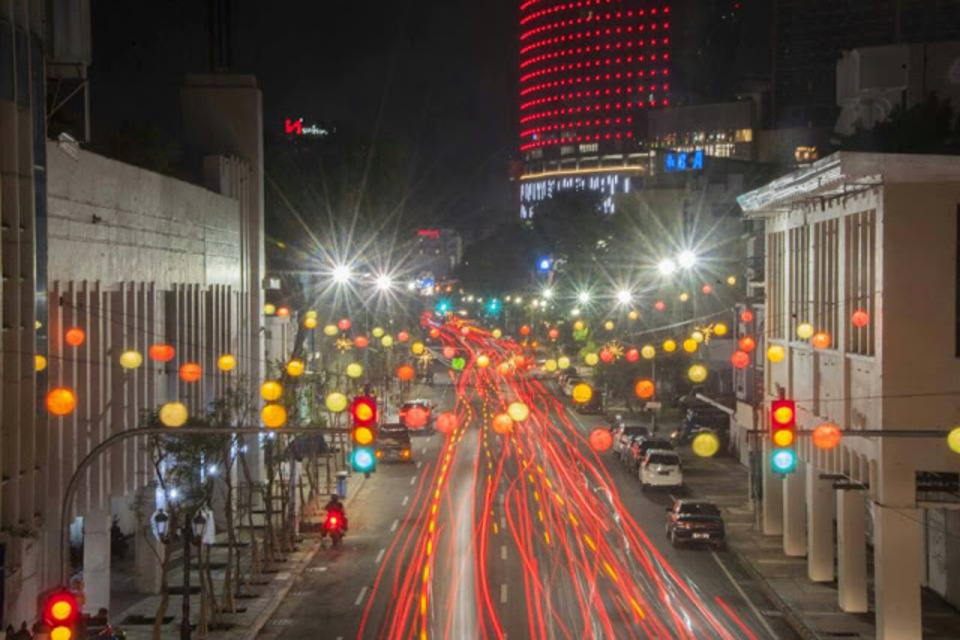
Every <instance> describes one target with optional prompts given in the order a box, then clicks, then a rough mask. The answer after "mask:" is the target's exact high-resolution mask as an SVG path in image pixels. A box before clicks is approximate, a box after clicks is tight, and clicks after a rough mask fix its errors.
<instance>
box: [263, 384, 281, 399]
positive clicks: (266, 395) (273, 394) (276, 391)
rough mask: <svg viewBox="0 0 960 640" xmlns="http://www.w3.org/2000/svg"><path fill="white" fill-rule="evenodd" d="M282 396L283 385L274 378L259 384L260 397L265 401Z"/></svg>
mask: <svg viewBox="0 0 960 640" xmlns="http://www.w3.org/2000/svg"><path fill="white" fill-rule="evenodd" d="M281 396H283V385H282V384H280V383H279V382H277V381H276V380H267V381H266V382H264V383H263V384H262V385H260V397H261V398H263V399H264V400H266V401H267V402H273V401H274V400H279V399H280V398H281Z"/></svg>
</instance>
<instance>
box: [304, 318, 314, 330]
mask: <svg viewBox="0 0 960 640" xmlns="http://www.w3.org/2000/svg"><path fill="white" fill-rule="evenodd" d="M303 326H304V327H306V328H307V329H316V328H317V319H316V318H311V317H309V316H308V317H306V318H304V319H303Z"/></svg>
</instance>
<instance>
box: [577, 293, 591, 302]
mask: <svg viewBox="0 0 960 640" xmlns="http://www.w3.org/2000/svg"><path fill="white" fill-rule="evenodd" d="M577 300H579V301H580V304H587V303H588V302H590V292H589V291H581V292H580V293H578V294H577Z"/></svg>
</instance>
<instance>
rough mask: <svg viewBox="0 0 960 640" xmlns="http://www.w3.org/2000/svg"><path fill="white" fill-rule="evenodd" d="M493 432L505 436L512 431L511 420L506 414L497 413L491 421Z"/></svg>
mask: <svg viewBox="0 0 960 640" xmlns="http://www.w3.org/2000/svg"><path fill="white" fill-rule="evenodd" d="M493 430H494V431H495V432H496V433H499V434H500V435H502V436H503V435H507V434H508V433H510V432H511V431H513V418H511V417H510V416H509V414H506V413H498V414H497V415H496V417H494V419H493Z"/></svg>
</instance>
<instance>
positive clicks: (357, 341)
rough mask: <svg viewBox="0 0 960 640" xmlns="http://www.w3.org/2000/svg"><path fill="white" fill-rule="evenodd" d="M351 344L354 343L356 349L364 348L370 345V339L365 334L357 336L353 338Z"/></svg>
mask: <svg viewBox="0 0 960 640" xmlns="http://www.w3.org/2000/svg"><path fill="white" fill-rule="evenodd" d="M353 344H354V345H356V347H357V349H366V348H367V347H369V346H370V340H369V338H367V336H357V337H356V338H354V339H353Z"/></svg>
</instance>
